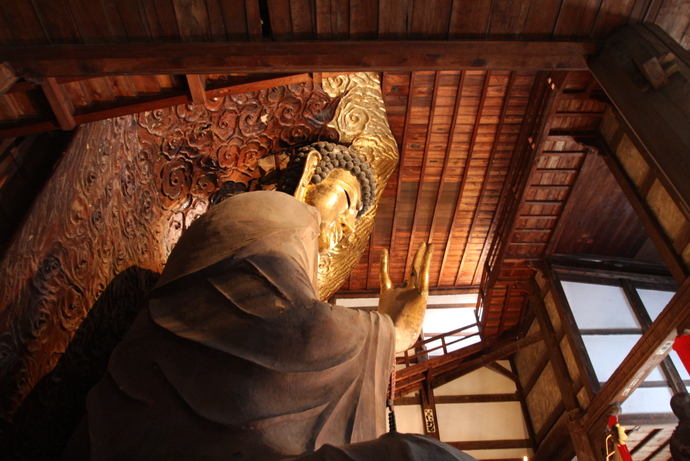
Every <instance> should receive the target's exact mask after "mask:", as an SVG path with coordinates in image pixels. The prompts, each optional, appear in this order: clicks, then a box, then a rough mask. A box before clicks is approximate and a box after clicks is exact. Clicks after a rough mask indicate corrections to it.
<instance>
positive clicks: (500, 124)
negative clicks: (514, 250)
mask: <svg viewBox="0 0 690 461" xmlns="http://www.w3.org/2000/svg"><path fill="white" fill-rule="evenodd" d="M488 77H489V76H488V75H487V78H488ZM514 83H515V73H514V72H511V73H510V77H509V79H508V86H507V87H506V91H505V94H504V98H503V105H502V107H501V114H500V116H499V120H498V125H497V126H496V134H495V135H494V142H493V145H492V146H491V153H490V154H489V164H488V165H487V166H486V172H485V173H484V180H483V181H482V185H481V188H480V191H479V199H478V200H477V207H476V208H475V210H474V214H473V215H472V221H471V223H470V228H469V231H468V233H467V242H466V243H465V251H463V252H462V258H460V266H459V267H458V272H457V275H456V276H455V284H456V285H459V284H460V279H461V277H462V269H463V267H464V266H465V261H467V254H468V253H469V251H468V249H469V247H470V242H471V241H472V235H473V234H474V231H475V227H476V225H477V217H478V216H479V214H480V211H481V207H482V203H483V202H484V196H485V194H486V189H487V185H488V183H489V178H490V177H491V168H492V167H493V163H494V157H495V156H496V151H497V150H498V144H499V139H500V137H501V131H502V130H503V123H504V122H505V119H506V113H507V111H508V103H509V102H510V93H511V91H512V89H513V84H514ZM488 238H489V234H488V233H487V234H486V237H485V239H484V245H486V240H487V239H488ZM480 256H481V252H480ZM480 264H481V261H477V266H479V265H480Z"/></svg>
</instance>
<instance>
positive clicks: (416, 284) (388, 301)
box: [379, 243, 434, 352]
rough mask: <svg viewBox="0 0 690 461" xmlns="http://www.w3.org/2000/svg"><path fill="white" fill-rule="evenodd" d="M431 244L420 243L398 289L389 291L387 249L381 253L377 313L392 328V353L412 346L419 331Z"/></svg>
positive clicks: (427, 281) (424, 311)
mask: <svg viewBox="0 0 690 461" xmlns="http://www.w3.org/2000/svg"><path fill="white" fill-rule="evenodd" d="M433 252H434V246H433V245H432V244H429V245H427V244H426V243H422V244H421V245H419V249H418V250H417V253H416V254H415V257H414V263H413V265H412V272H411V273H410V277H409V278H408V279H407V281H406V282H405V283H404V284H403V285H402V286H400V287H397V288H393V284H392V283H391V279H390V275H389V274H388V250H385V249H384V250H383V251H382V252H381V271H380V283H381V297H380V298H379V312H381V313H383V314H387V315H389V316H390V317H391V319H392V320H393V325H394V326H395V351H396V352H402V351H404V350H406V349H409V348H410V347H412V345H413V344H414V343H415V342H416V340H417V337H419V333H420V331H421V330H422V323H423V322H424V314H425V313H426V303H427V298H428V295H429V265H430V263H431V255H432V253H433Z"/></svg>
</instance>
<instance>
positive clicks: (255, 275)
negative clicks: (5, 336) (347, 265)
mask: <svg viewBox="0 0 690 461" xmlns="http://www.w3.org/2000/svg"><path fill="white" fill-rule="evenodd" d="M318 229H319V227H318V212H317V211H316V210H315V209H314V208H312V207H309V206H307V205H305V204H303V203H301V202H299V201H297V200H296V199H294V198H293V197H290V196H289V195H287V194H282V193H278V192H252V193H246V194H241V195H239V196H236V197H232V198H230V199H228V200H226V201H224V202H222V203H220V204H219V205H217V206H216V207H214V208H212V209H211V210H210V211H209V212H208V213H206V214H205V215H204V216H202V217H201V218H200V219H199V220H198V221H197V222H195V223H194V224H193V225H192V226H190V228H189V229H188V230H187V231H186V232H185V233H184V234H183V236H182V238H181V239H180V242H179V243H178V245H177V246H176V248H175V249H174V250H173V252H172V254H171V256H170V259H169V261H168V265H167V266H166V268H165V270H164V272H163V274H162V275H161V280H160V282H159V284H158V286H157V288H156V289H155V290H154V291H153V293H152V295H151V296H150V298H149V301H148V304H147V306H146V307H145V308H144V309H143V311H142V312H141V314H140V315H139V317H138V318H137V320H136V321H135V323H134V325H133V326H132V328H131V330H130V331H129V332H128V334H127V335H126V337H125V339H124V340H123V342H122V343H121V344H120V345H119V346H118V347H117V349H116V350H115V351H114V352H113V354H112V356H111V359H110V364H109V366H108V372H107V374H106V376H105V377H104V379H103V380H102V381H101V382H100V383H99V384H98V385H97V386H96V387H95V388H94V389H93V390H92V391H91V393H90V394H89V397H88V402H87V419H88V430H89V438H90V450H91V456H92V458H93V459H114V460H122V459H252V460H254V459H282V458H287V457H293V456H296V455H299V454H301V453H305V452H309V451H312V450H315V449H318V448H319V447H320V446H321V445H323V444H326V443H328V444H332V445H343V444H347V443H352V442H360V441H364V440H370V439H373V438H375V437H377V436H379V435H381V434H382V433H383V432H384V431H385V397H386V388H387V385H388V377H389V374H390V371H391V369H392V365H393V357H394V342H395V341H394V328H393V324H392V322H391V320H390V318H389V317H388V316H385V315H380V314H378V313H377V312H367V311H361V310H353V309H347V308H342V307H339V306H334V305H330V304H327V303H323V302H320V301H318V300H317V299H318V296H317V293H316V289H315V287H316V270H317V236H318Z"/></svg>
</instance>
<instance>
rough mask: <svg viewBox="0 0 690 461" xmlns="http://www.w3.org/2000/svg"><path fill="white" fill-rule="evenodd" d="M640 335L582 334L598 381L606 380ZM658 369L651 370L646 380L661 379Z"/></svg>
mask: <svg viewBox="0 0 690 461" xmlns="http://www.w3.org/2000/svg"><path fill="white" fill-rule="evenodd" d="M641 337H642V336H641V335H583V336H582V341H583V342H584V343H585V348H586V349H587V353H588V354H589V359H590V360H591V361H592V366H593V367H594V371H595V373H596V375H597V379H598V380H599V381H600V382H604V381H607V380H608V379H609V378H610V377H611V375H612V374H613V372H614V371H615V370H616V368H618V366H619V365H620V364H621V362H623V359H625V357H626V356H627V355H628V353H629V352H630V350H631V349H632V348H633V346H634V345H635V343H637V341H638V340H639V339H640V338H641ZM663 380H664V378H663V376H662V375H661V373H660V372H659V370H658V369H654V370H652V372H651V373H650V374H649V376H648V377H647V379H646V381H663Z"/></svg>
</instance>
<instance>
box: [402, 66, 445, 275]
mask: <svg viewBox="0 0 690 461" xmlns="http://www.w3.org/2000/svg"><path fill="white" fill-rule="evenodd" d="M440 80H441V73H440V72H436V74H435V75H434V89H433V92H432V95H431V110H430V111H429V121H428V122H427V126H428V128H427V130H426V139H425V141H424V153H423V154H422V170H421V172H420V174H419V183H418V186H417V198H416V199H415V205H414V211H413V212H412V230H411V231H410V241H409V243H408V245H407V256H406V258H405V276H404V277H403V280H407V277H409V275H410V272H411V270H412V268H411V267H410V261H411V257H412V254H413V253H414V252H415V251H416V248H415V244H414V237H415V235H416V233H417V230H418V224H419V209H420V208H421V207H420V204H421V202H422V190H423V189H424V178H425V177H426V171H427V166H428V163H429V162H428V159H429V149H430V145H431V127H432V126H433V125H434V114H435V113H436V105H437V103H438V90H439V86H440ZM439 187H440V184H439Z"/></svg>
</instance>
